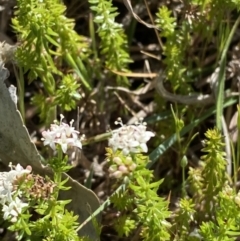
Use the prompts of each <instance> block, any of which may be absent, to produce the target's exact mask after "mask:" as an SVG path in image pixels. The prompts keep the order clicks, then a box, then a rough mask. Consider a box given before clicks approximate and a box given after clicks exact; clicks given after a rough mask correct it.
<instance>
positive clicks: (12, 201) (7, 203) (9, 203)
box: [0, 164, 31, 222]
mask: <svg viewBox="0 0 240 241" xmlns="http://www.w3.org/2000/svg"><path fill="white" fill-rule="evenodd" d="M9 166H10V167H11V171H9V172H0V204H1V205H2V212H3V218H4V219H10V220H11V222H16V221H17V217H18V215H19V214H20V213H21V212H22V209H23V208H24V207H26V206H28V205H27V204H26V203H23V202H22V201H21V200H20V199H19V197H18V195H20V193H17V190H15V185H14V183H15V182H16V180H17V179H18V178H20V177H21V176H22V175H24V174H28V173H30V172H31V170H30V168H27V169H24V168H23V167H22V166H21V165H20V164H18V165H17V166H16V167H13V166H12V165H11V164H10V165H9ZM16 193H17V195H16Z"/></svg>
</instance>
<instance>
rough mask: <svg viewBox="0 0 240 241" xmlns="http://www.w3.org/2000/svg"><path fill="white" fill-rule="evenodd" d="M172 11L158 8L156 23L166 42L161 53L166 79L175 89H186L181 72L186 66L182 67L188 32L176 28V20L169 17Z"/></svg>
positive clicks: (184, 29) (164, 7)
mask: <svg viewBox="0 0 240 241" xmlns="http://www.w3.org/2000/svg"><path fill="white" fill-rule="evenodd" d="M171 15H172V12H171V11H170V10H168V8H167V7H166V6H162V7H161V8H159V11H158V13H157V19H156V25H157V26H158V27H159V28H160V29H162V32H161V34H160V36H161V37H165V38H166V40H167V41H166V44H165V45H164V46H163V47H164V49H163V53H164V55H165V56H166V59H165V60H164V62H165V64H166V65H167V69H166V74H167V77H168V79H169V80H170V81H171V82H172V83H173V86H174V88H175V90H176V89H178V88H180V89H181V90H183V89H186V85H184V86H183V83H184V82H185V79H184V78H183V73H184V72H185V70H186V68H185V67H184V61H183V60H184V57H185V55H184V51H185V49H186V47H187V46H186V43H188V41H189V37H188V34H186V33H184V31H187V28H184V27H182V28H180V29H176V26H177V20H176V19H175V18H173V17H171Z"/></svg>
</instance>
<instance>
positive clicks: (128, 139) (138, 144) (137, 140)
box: [108, 118, 154, 156]
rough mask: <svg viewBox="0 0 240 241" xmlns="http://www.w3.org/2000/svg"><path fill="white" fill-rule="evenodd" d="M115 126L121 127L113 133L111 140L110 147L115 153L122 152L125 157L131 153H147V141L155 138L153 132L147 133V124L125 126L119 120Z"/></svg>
mask: <svg viewBox="0 0 240 241" xmlns="http://www.w3.org/2000/svg"><path fill="white" fill-rule="evenodd" d="M115 124H116V125H117V124H120V125H121V127H120V128H119V129H117V130H114V131H112V137H111V138H110V139H109V142H108V145H109V147H111V148H112V149H113V151H114V152H115V151H116V150H122V153H123V154H124V155H126V156H127V155H128V154H129V153H141V152H147V151H148V147H147V144H146V143H147V141H149V139H150V138H151V137H153V136H154V133H153V132H151V131H146V128H147V126H146V123H143V122H140V123H136V124H135V125H128V126H127V125H123V123H122V120H121V119H120V118H118V120H117V121H116V122H115Z"/></svg>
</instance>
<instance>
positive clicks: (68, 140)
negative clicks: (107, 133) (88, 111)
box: [41, 115, 82, 153]
mask: <svg viewBox="0 0 240 241" xmlns="http://www.w3.org/2000/svg"><path fill="white" fill-rule="evenodd" d="M63 118H64V116H63V115H61V119H60V123H59V125H57V124H56V123H57V122H56V121H55V123H54V124H52V125H51V127H50V130H47V131H43V132H42V136H43V138H42V139H41V140H42V141H43V145H44V146H46V145H49V146H50V147H51V148H52V149H53V150H54V151H55V150H56V144H58V145H60V146H61V148H62V151H63V153H66V152H67V149H68V148H69V147H72V146H75V147H78V148H79V149H82V143H81V141H80V139H79V137H78V135H79V132H78V131H76V130H75V129H74V127H73V126H72V125H73V120H72V121H71V122H70V125H68V124H66V123H63V122H62V120H63Z"/></svg>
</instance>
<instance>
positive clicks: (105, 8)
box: [89, 0, 132, 71]
mask: <svg viewBox="0 0 240 241" xmlns="http://www.w3.org/2000/svg"><path fill="white" fill-rule="evenodd" d="M89 3H90V5H91V9H92V10H93V11H94V12H95V14H96V16H95V18H94V22H95V23H96V24H97V25H98V30H97V32H98V35H99V37H100V39H101V43H100V49H101V54H102V56H103V58H104V62H105V65H106V66H107V67H108V68H109V69H112V70H120V71H123V70H126V69H127V65H128V63H130V62H132V61H131V59H130V57H129V53H128V52H127V47H128V43H127V38H126V36H125V34H124V32H123V29H122V25H121V24H119V23H116V22H115V17H116V16H117V15H118V13H117V12H116V10H117V9H116V8H115V7H113V6H112V1H108V0H89Z"/></svg>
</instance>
